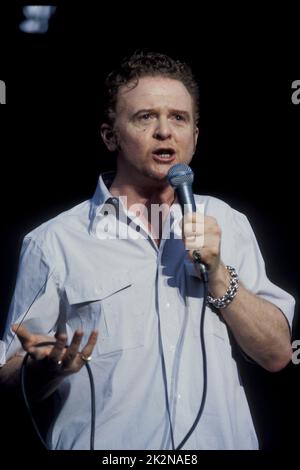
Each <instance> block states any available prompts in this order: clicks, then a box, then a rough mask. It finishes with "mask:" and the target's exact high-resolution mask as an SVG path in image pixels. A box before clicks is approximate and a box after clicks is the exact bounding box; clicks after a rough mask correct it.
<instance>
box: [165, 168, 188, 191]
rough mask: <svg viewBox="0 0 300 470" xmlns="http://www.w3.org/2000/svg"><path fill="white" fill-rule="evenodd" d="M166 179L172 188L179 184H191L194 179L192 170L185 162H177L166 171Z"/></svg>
mask: <svg viewBox="0 0 300 470" xmlns="http://www.w3.org/2000/svg"><path fill="white" fill-rule="evenodd" d="M168 181H169V183H170V185H171V186H173V188H177V186H179V185H181V184H192V183H193V181H194V173H193V170H192V169H191V168H190V167H189V166H188V165H186V164H185V163H177V165H174V166H172V167H171V168H170V170H169V172H168Z"/></svg>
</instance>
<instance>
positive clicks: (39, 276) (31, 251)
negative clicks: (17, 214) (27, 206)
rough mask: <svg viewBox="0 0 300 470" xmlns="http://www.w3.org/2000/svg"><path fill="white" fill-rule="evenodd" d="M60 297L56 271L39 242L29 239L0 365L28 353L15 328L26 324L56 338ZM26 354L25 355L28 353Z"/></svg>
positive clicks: (6, 329)
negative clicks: (12, 329)
mask: <svg viewBox="0 0 300 470" xmlns="http://www.w3.org/2000/svg"><path fill="white" fill-rule="evenodd" d="M59 306H60V298H59V291H58V283H57V280H56V277H55V272H54V268H53V267H51V266H50V263H49V261H48V260H47V259H46V257H45V254H44V253H43V251H42V249H41V248H40V247H39V245H38V244H37V243H36V241H35V240H33V239H32V238H29V237H25V239H24V241H23V244H22V249H21V255H20V261H19V269H18V275H17V282H16V287H15V291H14V295H13V298H12V301H11V304H10V309H9V312H8V316H7V321H6V328H5V333H4V337H3V339H2V341H1V342H0V343H1V344H0V365H3V364H4V363H5V362H6V360H7V359H9V358H10V357H11V356H13V355H14V354H16V353H20V354H22V353H24V351H23V349H22V346H21V344H20V342H19V340H18V337H17V336H16V335H15V334H14V333H13V332H12V331H11V325H12V324H15V323H22V325H24V326H26V328H27V329H28V330H29V331H30V332H32V333H39V334H47V335H54V330H55V325H56V323H57V320H58V317H59ZM24 354H25V353H24Z"/></svg>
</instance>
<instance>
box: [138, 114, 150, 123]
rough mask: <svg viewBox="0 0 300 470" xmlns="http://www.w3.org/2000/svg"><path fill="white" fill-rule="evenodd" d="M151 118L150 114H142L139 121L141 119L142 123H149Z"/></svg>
mask: <svg viewBox="0 0 300 470" xmlns="http://www.w3.org/2000/svg"><path fill="white" fill-rule="evenodd" d="M151 117H152V114H151V113H144V114H142V115H141V116H140V119H142V120H143V121H149V119H151Z"/></svg>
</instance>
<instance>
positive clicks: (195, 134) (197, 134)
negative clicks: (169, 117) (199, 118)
mask: <svg viewBox="0 0 300 470" xmlns="http://www.w3.org/2000/svg"><path fill="white" fill-rule="evenodd" d="M199 133H200V132H199V127H197V126H196V127H195V130H194V152H195V151H196V147H197V142H198V137H199Z"/></svg>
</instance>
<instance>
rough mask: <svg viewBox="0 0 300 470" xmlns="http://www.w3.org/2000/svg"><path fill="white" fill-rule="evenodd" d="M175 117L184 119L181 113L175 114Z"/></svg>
mask: <svg viewBox="0 0 300 470" xmlns="http://www.w3.org/2000/svg"><path fill="white" fill-rule="evenodd" d="M175 119H176V121H184V117H183V116H182V114H175Z"/></svg>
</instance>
